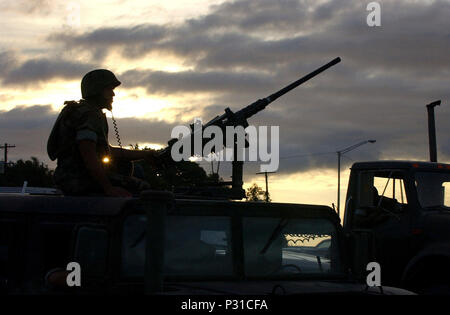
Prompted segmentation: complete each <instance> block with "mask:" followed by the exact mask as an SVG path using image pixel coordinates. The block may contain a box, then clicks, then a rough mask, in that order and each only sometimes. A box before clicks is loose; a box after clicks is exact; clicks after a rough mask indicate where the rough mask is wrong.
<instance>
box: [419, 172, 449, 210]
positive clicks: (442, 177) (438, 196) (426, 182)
mask: <svg viewBox="0 0 450 315" xmlns="http://www.w3.org/2000/svg"><path fill="white" fill-rule="evenodd" d="M415 184H416V189H417V197H418V199H419V202H420V205H421V206H422V207H423V208H428V209H432V208H436V207H445V208H447V209H448V208H450V174H448V173H436V172H417V173H416V174H415Z"/></svg>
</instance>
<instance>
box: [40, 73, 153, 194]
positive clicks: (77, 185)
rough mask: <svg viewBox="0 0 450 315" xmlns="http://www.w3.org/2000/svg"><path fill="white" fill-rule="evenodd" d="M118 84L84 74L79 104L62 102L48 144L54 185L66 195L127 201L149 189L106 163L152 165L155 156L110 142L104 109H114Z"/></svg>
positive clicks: (107, 77) (112, 79) (106, 77)
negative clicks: (101, 196)
mask: <svg viewBox="0 0 450 315" xmlns="http://www.w3.org/2000/svg"><path fill="white" fill-rule="evenodd" d="M120 84H121V82H120V81H119V80H117V78H116V76H115V75H114V74H113V73H112V72H111V71H109V70H105V69H98V70H93V71H91V72H89V73H87V74H86V75H85V76H84V77H83V79H82V81H81V95H82V99H81V100H80V101H78V102H77V101H67V102H64V104H65V107H64V108H63V110H62V111H61V113H60V114H59V116H58V118H57V120H56V122H55V125H54V126H53V129H52V132H51V134H50V137H49V139H48V143H47V152H48V155H49V157H50V159H51V160H52V161H53V160H55V159H58V162H57V163H58V165H57V167H56V170H55V174H54V180H55V183H56V185H57V186H58V187H59V188H60V189H61V190H62V191H63V192H64V193H65V194H68V195H89V194H98V193H104V194H106V195H107V196H115V197H130V196H131V193H130V192H133V193H137V192H138V191H141V190H143V189H149V188H150V185H149V184H148V183H147V182H145V181H142V180H139V179H137V178H135V177H131V176H123V175H119V174H117V173H114V172H112V171H110V169H109V167H108V164H109V163H103V162H104V161H105V162H106V161H115V162H117V161H118V160H121V161H132V160H138V159H145V160H147V161H149V162H152V163H153V162H155V161H156V158H155V157H154V152H153V151H142V150H125V149H122V148H116V147H112V146H110V145H109V143H108V123H107V120H106V116H105V114H104V113H103V111H102V110H103V109H107V110H112V102H113V97H114V95H115V94H114V88H116V87H117V86H119V85H120Z"/></svg>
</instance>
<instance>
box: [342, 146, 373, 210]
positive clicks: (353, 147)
mask: <svg viewBox="0 0 450 315" xmlns="http://www.w3.org/2000/svg"><path fill="white" fill-rule="evenodd" d="M375 142H376V140H366V141H362V142H359V143H357V144H354V145H352V146H349V147H348V148H345V149H342V150H339V151H337V152H336V153H337V156H338V191H337V213H338V216H339V217H340V203H341V156H342V154H345V153H347V152H350V151H352V150H354V149H356V148H357V147H360V146H362V145H364V144H366V143H375Z"/></svg>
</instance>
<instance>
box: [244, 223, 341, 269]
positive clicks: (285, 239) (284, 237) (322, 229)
mask: <svg viewBox="0 0 450 315" xmlns="http://www.w3.org/2000/svg"><path fill="white" fill-rule="evenodd" d="M243 232H244V262H245V273H246V275H247V276H252V277H270V276H301V275H304V274H313V273H330V272H338V271H339V268H340V263H339V259H340V258H339V249H338V245H337V240H336V230H335V227H334V225H333V224H332V223H331V222H329V221H328V220H325V219H294V218H293V219H282V218H261V217H259V218H257V217H248V218H244V220H243Z"/></svg>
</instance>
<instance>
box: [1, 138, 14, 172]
mask: <svg viewBox="0 0 450 315" xmlns="http://www.w3.org/2000/svg"><path fill="white" fill-rule="evenodd" d="M15 147H16V146H15V145H9V144H7V143H5V145H2V146H0V149H4V150H5V155H4V161H5V165H4V174H6V167H7V165H8V148H15Z"/></svg>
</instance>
